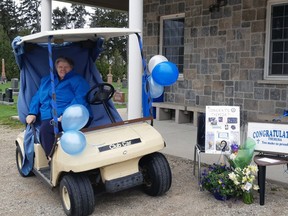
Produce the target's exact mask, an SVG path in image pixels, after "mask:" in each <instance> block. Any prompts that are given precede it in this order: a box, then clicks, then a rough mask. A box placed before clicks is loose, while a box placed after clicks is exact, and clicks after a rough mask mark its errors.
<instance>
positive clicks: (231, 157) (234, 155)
mask: <svg viewBox="0 0 288 216" xmlns="http://www.w3.org/2000/svg"><path fill="white" fill-rule="evenodd" d="M236 156H237V155H236V154H230V156H229V159H230V160H232V161H233V160H234V159H235V158H236Z"/></svg>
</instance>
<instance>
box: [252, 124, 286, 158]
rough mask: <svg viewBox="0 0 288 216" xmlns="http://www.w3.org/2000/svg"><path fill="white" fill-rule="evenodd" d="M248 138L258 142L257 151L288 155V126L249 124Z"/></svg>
mask: <svg viewBox="0 0 288 216" xmlns="http://www.w3.org/2000/svg"><path fill="white" fill-rule="evenodd" d="M247 137H250V138H252V139H253V140H254V141H255V142H256V146H255V151H261V152H272V153H283V154H288V124H279V123H266V122H265V123H257V122H248V131H247Z"/></svg>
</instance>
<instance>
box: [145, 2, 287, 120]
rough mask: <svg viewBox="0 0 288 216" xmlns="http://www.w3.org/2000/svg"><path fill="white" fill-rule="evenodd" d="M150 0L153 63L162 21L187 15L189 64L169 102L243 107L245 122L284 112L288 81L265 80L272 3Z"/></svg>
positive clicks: (148, 44)
mask: <svg viewBox="0 0 288 216" xmlns="http://www.w3.org/2000/svg"><path fill="white" fill-rule="evenodd" d="M215 2H217V1H215V0H144V26H143V42H144V53H145V55H146V57H147V60H148V61H149V59H150V58H151V57H152V56H154V55H156V54H159V32H160V17H161V16H166V15H170V14H178V13H184V14H185V18H184V20H185V21H184V23H185V24H184V65H183V71H180V72H182V73H183V74H181V76H180V77H179V79H178V81H177V82H176V83H175V84H174V85H173V86H170V87H166V88H165V94H164V101H166V102H172V103H180V104H185V105H190V106H200V107H205V106H206V105H235V106H240V109H241V119H242V120H244V121H248V120H249V121H251V120H256V119H257V116H258V115H259V114H282V113H283V110H285V109H286V107H287V102H288V101H287V100H288V99H287V84H288V82H287V81H286V80H278V81H273V80H264V64H265V37H266V30H265V29H266V10H267V0H227V5H225V6H223V7H220V8H219V11H218V10H215V11H214V12H210V10H209V7H210V6H211V5H212V4H213V3H215Z"/></svg>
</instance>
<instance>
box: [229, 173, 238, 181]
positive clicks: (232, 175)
mask: <svg viewBox="0 0 288 216" xmlns="http://www.w3.org/2000/svg"><path fill="white" fill-rule="evenodd" d="M228 176H229V179H231V180H232V181H235V180H236V179H237V176H236V175H235V173H234V172H231V173H229V174H228Z"/></svg>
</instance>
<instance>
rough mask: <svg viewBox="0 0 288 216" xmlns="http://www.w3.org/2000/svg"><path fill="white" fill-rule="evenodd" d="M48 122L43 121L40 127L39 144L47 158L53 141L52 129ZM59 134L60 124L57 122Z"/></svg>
mask: <svg viewBox="0 0 288 216" xmlns="http://www.w3.org/2000/svg"><path fill="white" fill-rule="evenodd" d="M50 121H51V120H50V119H49V120H43V121H42V122H41V125H40V142H41V145H42V147H43V149H44V151H45V154H46V156H49V155H50V153H51V150H52V148H53V143H54V141H55V135H54V127H53V125H52V124H51V123H50ZM58 129H59V132H60V131H62V127H61V123H60V122H58Z"/></svg>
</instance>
